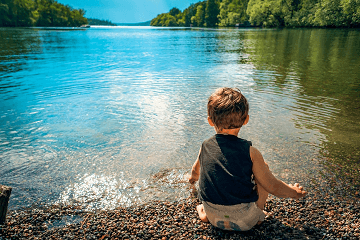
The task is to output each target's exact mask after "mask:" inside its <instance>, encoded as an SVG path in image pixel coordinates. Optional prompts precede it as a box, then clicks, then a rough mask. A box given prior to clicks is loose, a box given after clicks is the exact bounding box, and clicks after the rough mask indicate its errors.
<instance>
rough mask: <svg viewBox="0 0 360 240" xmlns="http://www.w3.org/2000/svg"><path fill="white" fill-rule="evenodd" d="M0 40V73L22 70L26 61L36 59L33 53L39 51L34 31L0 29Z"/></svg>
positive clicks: (38, 42) (39, 42)
mask: <svg viewBox="0 0 360 240" xmlns="http://www.w3.org/2000/svg"><path fill="white" fill-rule="evenodd" d="M0 39H1V41H0V73H1V72H16V71H20V70H22V68H23V67H24V65H25V64H26V63H27V60H29V59H30V58H36V55H34V53H37V52H39V51H40V50H41V46H40V45H41V40H40V36H39V33H38V31H36V30H30V29H29V30H24V29H10V28H6V29H5V28H3V29H0ZM0 80H1V79H0Z"/></svg>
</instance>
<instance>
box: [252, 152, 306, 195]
mask: <svg viewBox="0 0 360 240" xmlns="http://www.w3.org/2000/svg"><path fill="white" fill-rule="evenodd" d="M250 157H251V159H252V161H253V173H254V175H255V178H256V180H257V181H258V182H259V183H260V184H261V185H262V186H263V188H264V189H265V190H266V191H267V192H269V193H271V194H273V195H275V196H277V197H283V198H289V197H290V198H294V199H298V198H301V197H304V196H305V195H306V192H305V191H304V190H303V187H301V186H300V185H299V184H298V183H296V184H294V185H291V184H289V185H288V184H286V183H284V182H283V181H281V180H279V179H277V178H276V177H275V176H274V175H273V174H272V172H271V171H270V169H269V166H268V165H267V164H266V163H265V161H264V158H263V157H262V155H261V153H260V152H259V150H257V149H256V148H254V147H250Z"/></svg>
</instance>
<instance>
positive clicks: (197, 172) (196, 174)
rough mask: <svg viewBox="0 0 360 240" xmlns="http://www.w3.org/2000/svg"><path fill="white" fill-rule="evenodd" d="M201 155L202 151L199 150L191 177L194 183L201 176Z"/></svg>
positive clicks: (190, 179) (191, 181) (190, 180)
mask: <svg viewBox="0 0 360 240" xmlns="http://www.w3.org/2000/svg"><path fill="white" fill-rule="evenodd" d="M199 156H200V151H199V155H198V157H197V159H196V161H195V163H194V165H193V166H192V168H191V176H190V178H189V182H190V183H191V184H194V183H195V182H196V181H197V180H199V176H200V160H199Z"/></svg>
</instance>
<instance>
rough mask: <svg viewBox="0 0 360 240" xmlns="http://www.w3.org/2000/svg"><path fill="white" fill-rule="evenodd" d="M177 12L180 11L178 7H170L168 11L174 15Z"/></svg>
mask: <svg viewBox="0 0 360 240" xmlns="http://www.w3.org/2000/svg"><path fill="white" fill-rule="evenodd" d="M179 13H181V11H180V10H179V9H178V8H176V7H174V8H172V9H171V10H170V12H169V14H170V15H171V16H174V17H175V16H176V15H178V14H179Z"/></svg>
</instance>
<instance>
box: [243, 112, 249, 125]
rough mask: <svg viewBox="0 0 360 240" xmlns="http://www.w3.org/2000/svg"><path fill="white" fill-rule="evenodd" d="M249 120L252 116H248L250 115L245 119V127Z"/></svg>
mask: <svg viewBox="0 0 360 240" xmlns="http://www.w3.org/2000/svg"><path fill="white" fill-rule="evenodd" d="M249 118H250V116H249V114H248V115H247V116H246V119H245V121H244V124H243V126H244V125H246V124H247V123H248V122H249Z"/></svg>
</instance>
